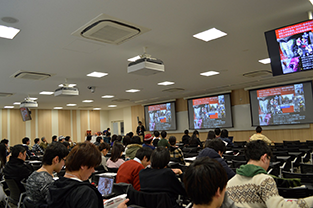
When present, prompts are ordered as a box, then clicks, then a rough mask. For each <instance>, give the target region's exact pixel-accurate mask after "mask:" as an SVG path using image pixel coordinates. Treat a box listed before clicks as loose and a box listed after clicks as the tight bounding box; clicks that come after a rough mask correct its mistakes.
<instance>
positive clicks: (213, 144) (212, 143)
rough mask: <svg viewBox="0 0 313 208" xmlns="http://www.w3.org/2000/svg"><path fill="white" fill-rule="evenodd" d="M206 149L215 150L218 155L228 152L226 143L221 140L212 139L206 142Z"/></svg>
mask: <svg viewBox="0 0 313 208" xmlns="http://www.w3.org/2000/svg"><path fill="white" fill-rule="evenodd" d="M205 147H208V148H211V149H214V150H215V151H216V152H217V153H218V152H219V151H220V152H222V153H224V152H225V151H226V147H225V143H224V142H223V141H222V140H221V139H218V138H216V139H212V140H208V141H206V142H205Z"/></svg>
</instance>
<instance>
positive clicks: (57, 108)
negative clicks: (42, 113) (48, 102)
mask: <svg viewBox="0 0 313 208" xmlns="http://www.w3.org/2000/svg"><path fill="white" fill-rule="evenodd" d="M53 109H56V110H59V109H63V107H54V108H53Z"/></svg>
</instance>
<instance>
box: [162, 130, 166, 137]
mask: <svg viewBox="0 0 313 208" xmlns="http://www.w3.org/2000/svg"><path fill="white" fill-rule="evenodd" d="M166 136H167V132H166V131H164V130H163V131H161V137H162V138H165V137H166Z"/></svg>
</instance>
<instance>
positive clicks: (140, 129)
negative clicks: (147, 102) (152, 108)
mask: <svg viewBox="0 0 313 208" xmlns="http://www.w3.org/2000/svg"><path fill="white" fill-rule="evenodd" d="M145 131H146V129H145V127H144V126H143V125H142V122H141V121H138V126H137V129H136V133H137V135H138V136H139V137H140V140H141V141H143V138H144V137H145Z"/></svg>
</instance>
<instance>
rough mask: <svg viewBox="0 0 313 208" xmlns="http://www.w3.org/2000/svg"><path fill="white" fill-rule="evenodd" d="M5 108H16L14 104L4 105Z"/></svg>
mask: <svg viewBox="0 0 313 208" xmlns="http://www.w3.org/2000/svg"><path fill="white" fill-rule="evenodd" d="M4 108H14V106H11V105H7V106H4Z"/></svg>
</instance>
